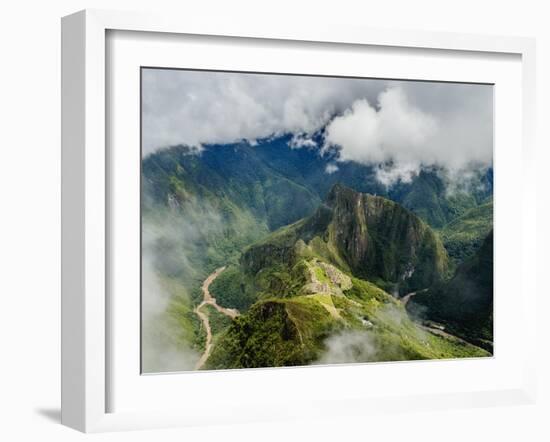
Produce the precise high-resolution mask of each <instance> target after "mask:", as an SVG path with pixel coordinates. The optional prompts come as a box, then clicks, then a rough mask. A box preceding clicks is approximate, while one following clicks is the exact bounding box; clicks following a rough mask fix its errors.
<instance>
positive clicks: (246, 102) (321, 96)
mask: <svg viewBox="0 0 550 442" xmlns="http://www.w3.org/2000/svg"><path fill="white" fill-rule="evenodd" d="M383 87H384V84H383V82H381V81H379V80H356V79H347V78H324V77H303V76H289V75H267V74H242V73H225V72H201V71H183V70H182V71H180V70H165V69H144V70H143V73H142V112H143V113H142V124H143V126H142V140H143V153H144V155H147V154H148V153H151V152H154V151H155V150H157V149H159V148H163V147H167V146H172V145H177V144H187V145H189V146H196V147H199V146H200V145H201V144H208V143H231V142H237V141H240V140H243V139H244V140H249V141H254V140H256V139H258V138H265V137H269V136H272V135H280V134H283V133H293V134H296V135H299V137H298V138H297V139H296V140H295V141H296V142H299V140H300V139H302V141H304V142H305V143H306V144H305V145H309V144H310V143H309V141H307V140H308V137H306V136H305V134H312V133H314V132H315V131H317V130H319V129H320V128H322V127H323V126H324V125H325V124H326V123H327V122H328V121H329V120H330V119H331V118H332V117H333V116H334V115H335V114H338V113H340V112H343V111H344V110H345V109H346V108H347V107H348V106H349V105H350V104H351V103H352V102H353V101H354V100H355V99H356V98H357V97H365V96H366V97H371V98H372V99H374V98H375V97H376V95H377V93H378V92H379V91H380V90H382V89H383ZM300 135H301V138H300Z"/></svg>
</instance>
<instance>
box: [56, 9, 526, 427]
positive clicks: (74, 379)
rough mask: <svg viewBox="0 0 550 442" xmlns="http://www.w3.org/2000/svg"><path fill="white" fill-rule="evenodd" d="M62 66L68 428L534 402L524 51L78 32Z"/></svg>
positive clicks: (84, 27) (88, 22)
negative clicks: (522, 184) (519, 180)
mask: <svg viewBox="0 0 550 442" xmlns="http://www.w3.org/2000/svg"><path fill="white" fill-rule="evenodd" d="M62 46H63V48H62V49H63V62H62V68H63V69H62V72H63V85H62V105H63V106H62V108H63V115H62V120H63V128H62V138H63V164H62V173H63V185H62V206H63V207H62V218H63V231H62V241H63V244H62V270H63V273H62V291H63V293H62V309H63V311H62V321H63V324H62V351H63V356H62V370H63V373H62V421H63V423H64V424H66V425H68V426H71V427H73V428H76V429H78V430H81V431H86V432H88V431H109V430H120V429H138V428H154V427H166V426H185V425H202V424H204V425H206V424H208V423H209V422H211V421H212V419H215V420H216V422H249V421H259V420H266V419H274V418H276V419H284V418H288V417H293V418H296V417H298V418H301V417H303V418H306V417H314V416H329V415H331V416H334V415H339V414H341V415H342V414H343V415H347V414H361V415H366V414H369V413H370V412H372V411H374V410H376V411H380V410H382V411H387V412H392V411H396V410H408V409H418V408H424V409H426V408H434V409H435V408H442V407H443V408H453V407H454V408H457V407H470V406H488V405H499V404H508V403H529V402H532V401H533V400H534V395H535V390H536V388H535V374H534V372H535V364H534V359H533V354H534V350H535V349H534V344H533V343H534V339H533V336H534V333H535V324H534V317H535V312H536V288H535V287H534V284H535V282H534V281H535V278H534V277H533V275H532V273H533V272H534V270H533V269H534V268H535V266H533V265H532V264H530V263H532V260H533V259H535V258H534V257H535V256H536V253H533V250H534V248H535V237H534V235H535V233H534V232H535V229H534V228H533V226H534V223H535V215H536V214H535V212H534V210H535V203H534V200H533V198H534V196H533V194H532V193H530V192H528V191H527V190H526V187H525V186H520V185H518V176H521V177H523V178H522V180H524V182H528V181H529V179H530V178H529V176H530V174H529V173H530V170H531V167H532V162H533V158H534V153H533V137H534V132H533V130H534V129H533V125H532V121H533V120H534V118H533V113H534V96H535V81H534V42H533V41H532V40H530V39H523V38H509V37H489V36H474V35H457V34H443V33H441V34H430V33H424V32H411V31H408V32H403V31H392V32H390V31H387V30H386V31H382V30H372V29H354V28H345V27H332V26H331V27H330V28H327V27H316V26H306V27H301V28H299V29H298V28H291V27H279V26H278V27H273V26H272V27H269V26H264V24H262V25H261V26H260V25H259V24H256V25H255V24H253V23H249V24H246V25H242V24H239V25H237V24H229V23H209V22H207V21H205V22H204V23H201V22H200V21H197V20H193V22H191V21H185V20H183V21H182V20H180V19H178V20H175V19H171V18H168V17H154V16H151V15H141V14H130V13H114V12H108V11H83V12H79V13H76V14H74V15H71V16H68V17H65V18H64V19H63V22H62ZM511 275H513V277H511ZM411 379H413V380H414V382H411Z"/></svg>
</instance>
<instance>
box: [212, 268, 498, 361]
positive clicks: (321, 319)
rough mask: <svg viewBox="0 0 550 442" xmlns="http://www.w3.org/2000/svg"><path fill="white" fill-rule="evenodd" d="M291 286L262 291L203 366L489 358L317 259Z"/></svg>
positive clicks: (295, 272)
mask: <svg viewBox="0 0 550 442" xmlns="http://www.w3.org/2000/svg"><path fill="white" fill-rule="evenodd" d="M286 280H287V282H288V287H289V288H290V291H287V289H286V288H285V287H281V291H275V290H274V291H273V292H271V293H270V294H266V295H265V299H263V300H261V301H259V302H256V303H255V304H253V305H252V307H251V308H250V309H249V310H248V311H247V312H246V313H245V314H243V315H241V316H240V317H238V318H237V319H236V320H235V321H234V322H233V323H232V325H231V326H230V327H229V328H228V329H227V331H226V332H225V333H224V334H222V335H220V337H219V340H218V342H217V344H216V346H215V347H214V350H213V352H212V354H211V356H210V358H209V359H208V361H207V364H206V366H205V368H207V369H218V368H246V367H279V366H292V365H308V364H317V363H345V362H348V363H349V362H374V361H390V360H391V361H395V360H412V359H437V358H439V359H441V358H455V357H479V356H487V355H488V353H487V352H485V351H484V350H482V349H480V348H478V347H475V346H473V345H470V344H468V343H466V342H464V341H462V340H460V339H457V338H454V337H452V336H450V335H441V334H440V333H437V332H438V331H434V330H431V329H429V328H426V327H422V326H420V325H418V324H416V323H414V322H413V321H411V320H410V319H409V317H408V315H407V313H406V311H405V308H404V307H403V305H402V304H401V302H400V301H399V300H396V299H395V298H394V297H393V296H391V295H389V294H388V293H386V292H384V291H383V290H381V289H380V288H378V287H376V286H375V285H374V284H372V283H369V282H367V281H362V280H360V279H357V278H354V277H351V276H350V275H348V274H346V273H345V272H342V271H340V270H338V269H337V268H336V267H335V266H333V265H331V264H328V263H326V262H324V261H322V260H320V259H318V258H301V259H300V260H299V261H298V262H297V263H296V264H295V265H294V267H293V268H292V269H289V270H288V271H287V273H286Z"/></svg>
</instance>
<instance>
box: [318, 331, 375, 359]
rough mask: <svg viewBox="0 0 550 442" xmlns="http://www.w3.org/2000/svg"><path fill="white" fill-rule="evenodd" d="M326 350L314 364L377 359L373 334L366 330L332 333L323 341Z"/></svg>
mask: <svg viewBox="0 0 550 442" xmlns="http://www.w3.org/2000/svg"><path fill="white" fill-rule="evenodd" d="M325 347H326V351H325V352H324V353H323V355H322V357H321V358H320V359H319V360H318V361H316V364H349V363H355V362H371V361H376V360H377V355H378V348H377V345H376V341H375V338H374V335H373V334H372V333H370V332H368V331H350V332H343V333H339V334H337V335H333V336H331V337H330V338H328V339H327V340H326V341H325Z"/></svg>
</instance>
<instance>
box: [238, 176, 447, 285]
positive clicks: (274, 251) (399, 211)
mask: <svg viewBox="0 0 550 442" xmlns="http://www.w3.org/2000/svg"><path fill="white" fill-rule="evenodd" d="M307 255H311V256H318V257H321V258H323V259H325V260H327V261H328V262H330V263H332V264H334V265H336V266H338V267H339V268H341V269H345V270H347V271H349V272H351V273H352V274H353V275H354V276H357V277H359V278H363V279H368V280H372V281H378V282H379V283H380V284H381V285H382V286H384V287H385V288H387V289H390V290H395V291H399V292H400V293H406V292H408V291H412V290H417V289H424V288H427V287H429V286H431V285H432V284H433V283H434V282H436V281H439V280H441V279H442V278H443V277H444V276H445V274H446V272H447V270H448V263H447V254H446V252H445V249H444V247H443V245H442V243H441V241H440V240H439V238H438V236H437V235H436V234H435V233H434V232H433V231H432V229H431V228H430V227H429V226H428V225H427V224H426V223H425V222H423V221H422V220H421V219H420V218H418V217H417V216H416V215H414V214H413V213H411V212H409V211H408V210H406V209H405V208H403V207H401V206H400V205H399V204H397V203H394V202H393V201H390V200H387V199H385V198H382V197H379V196H374V195H369V194H363V193H359V192H355V191H354V190H352V189H349V188H347V187H345V186H343V185H340V184H336V185H335V186H334V187H333V188H332V190H331V191H330V193H329V194H328V196H327V199H326V201H325V204H323V205H322V206H321V207H319V209H318V210H317V211H316V212H315V213H314V214H313V215H311V216H310V217H308V218H305V219H303V220H301V221H298V222H297V223H295V224H293V225H290V226H287V227H285V228H283V229H281V230H278V231H276V232H274V233H273V234H272V235H270V236H268V237H267V238H265V239H264V240H262V241H261V242H260V243H258V244H254V245H252V246H251V247H249V248H248V249H247V250H246V251H245V252H244V253H243V256H242V257H241V264H242V265H243V267H244V268H245V270H246V272H247V273H253V274H255V273H257V272H258V271H259V270H261V269H265V268H266V267H269V266H273V265H277V264H280V263H282V262H286V263H290V264H291V263H293V262H295V261H296V259H297V257H299V256H307Z"/></svg>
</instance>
